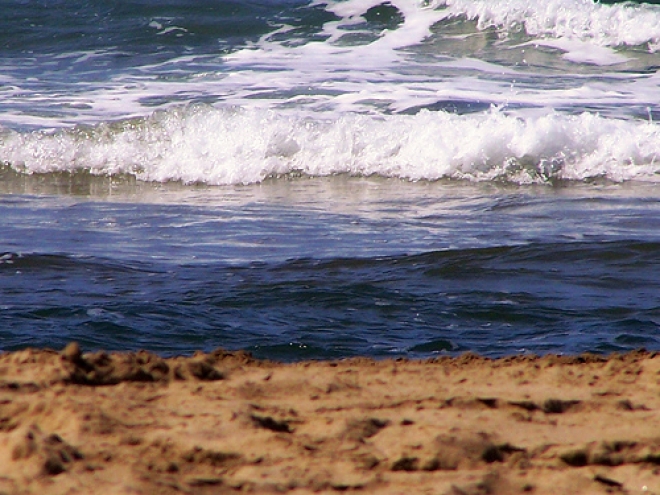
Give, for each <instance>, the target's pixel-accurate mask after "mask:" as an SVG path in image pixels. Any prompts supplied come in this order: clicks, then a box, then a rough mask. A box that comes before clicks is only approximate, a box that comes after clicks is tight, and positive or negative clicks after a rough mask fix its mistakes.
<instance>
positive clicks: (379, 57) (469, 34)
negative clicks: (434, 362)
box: [0, 0, 660, 360]
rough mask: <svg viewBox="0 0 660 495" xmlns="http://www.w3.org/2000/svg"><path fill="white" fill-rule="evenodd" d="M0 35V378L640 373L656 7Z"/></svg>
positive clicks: (101, 18) (350, 12) (310, 17)
mask: <svg viewBox="0 0 660 495" xmlns="http://www.w3.org/2000/svg"><path fill="white" fill-rule="evenodd" d="M0 12H1V13H2V14H1V15H0V350H16V349H21V348H24V347H26V346H37V347H44V346H48V347H56V348H59V347H62V346H64V345H65V344H66V343H67V342H69V341H71V340H77V341H79V342H80V343H81V344H82V346H83V348H84V349H86V350H93V349H101V348H102V349H116V350H128V349H130V350H135V349H142V348H146V349H149V350H153V351H156V352H159V353H162V354H166V355H172V354H188V353H192V352H193V351H194V350H197V349H203V350H210V349H213V348H215V347H225V348H228V349H248V350H251V351H253V352H254V353H255V354H256V355H257V356H259V357H266V358H276V359H282V360H300V359H307V358H321V359H328V358H338V357H346V356H372V357H377V358H382V357H394V356H404V357H414V358H423V357H429V356H434V355H438V354H457V353H461V352H465V351H474V352H478V353H481V354H484V355H487V356H503V355H510V354H515V353H549V352H559V353H567V354H575V353H579V352H584V351H590V352H599V353H608V352H613V351H625V350H630V349H635V348H638V347H642V346H643V347H647V348H649V349H658V348H660V345H659V340H658V339H659V338H660V302H659V301H660V288H659V284H660V268H659V267H658V261H657V260H658V259H660V220H659V219H660V215H659V214H660V202H659V201H660V193H659V192H658V188H657V186H656V184H657V183H658V181H659V179H658V178H659V177H660V127H659V126H658V124H657V123H656V121H657V119H658V116H659V115H660V104H659V103H658V102H660V73H658V67H660V55H659V54H658V53H660V52H659V51H658V49H659V48H660V7H658V6H657V5H655V4H654V3H653V2H638V3H616V2H615V3H614V4H610V3H609V2H608V3H605V2H603V3H594V2H592V1H591V0H551V1H549V2H545V3H539V2H537V1H531V0H507V1H504V0H442V1H441V0H437V1H429V2H418V1H417V0H390V1H386V2H382V1H380V0H373V1H358V0H346V1H343V2H338V1H328V2H326V3H321V2H310V1H306V0H269V1H249V2H245V1H241V2H238V1H227V0H217V1H210V0H204V1H199V2H183V1H177V0H169V1H165V2H163V1H160V2H155V1H151V0H142V1H139V2H130V3H110V4H109V3H107V2H96V1H67V2H63V1H50V0H42V1H37V2H33V1H30V2H27V1H17V0H12V1H9V0H0Z"/></svg>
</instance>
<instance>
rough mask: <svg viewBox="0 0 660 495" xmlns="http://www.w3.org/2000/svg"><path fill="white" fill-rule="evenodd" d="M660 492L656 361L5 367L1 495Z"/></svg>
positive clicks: (70, 354)
mask: <svg viewBox="0 0 660 495" xmlns="http://www.w3.org/2000/svg"><path fill="white" fill-rule="evenodd" d="M339 491H359V492H360V493H378V494H390V493H391V494H394V493H401V494H410V493H429V494H453V495H462V494H515V493H533V494H550V493H553V494H554V493H556V494H570V493H580V494H585V493H631V494H635V493H639V494H652V493H655V494H660V354H659V355H656V354H655V353H648V352H643V351H639V352H634V353H629V354H625V355H614V356H610V357H601V356H593V355H582V356H575V357H557V356H546V357H542V358H538V357H530V356H518V357H512V358H506V359H500V360H490V359H485V358H481V357H478V356H474V355H465V356H462V357H458V358H439V359H434V360H429V361H406V360H397V361H373V360H370V359H352V360H345V361H336V362H304V363H296V364H282V363H274V362H267V361H258V360H255V359H253V358H252V357H250V356H249V355H248V354H244V353H240V352H239V353H229V352H225V351H222V350H218V351H215V352H213V353H210V354H202V353H198V354H197V355H195V356H193V357H189V358H182V357H179V358H172V359H161V358H160V357H158V356H156V355H153V354H149V353H146V352H144V353H143V352H141V353H123V354H112V353H103V352H99V353H93V354H81V353H80V350H79V349H78V348H77V346H76V345H75V344H72V345H69V346H68V347H67V348H66V349H65V350H64V351H62V352H56V351H52V350H32V349H28V350H24V351H20V352H15V353H9V354H2V355H0V493H6V494H22V493H34V494H45V493H48V494H51V493H53V494H64V493H66V494H77V493H80V494H89V493H94V494H124V493H126V494H129V493H130V494H140V493H144V494H156V493H162V494H188V493H190V494H193V493H194V494H198V493H199V494H207V493H208V494H211V493H213V494H216V493H237V492H246V493H292V494H294V493H295V494H303V493H332V492H339Z"/></svg>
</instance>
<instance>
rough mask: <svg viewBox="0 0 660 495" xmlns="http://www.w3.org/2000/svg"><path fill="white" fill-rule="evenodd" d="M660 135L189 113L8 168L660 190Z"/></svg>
mask: <svg viewBox="0 0 660 495" xmlns="http://www.w3.org/2000/svg"><path fill="white" fill-rule="evenodd" d="M659 156H660V127H659V126H658V125H657V124H655V123H652V122H647V121H626V120H616V119H608V118H604V117H601V116H599V115H597V114H590V113H583V114H580V115H564V114H559V113H556V112H552V111H548V113H546V114H545V115H542V116H538V117H528V118H521V117H515V116H511V115H507V114H506V113H504V112H502V111H498V110H496V109H494V110H492V111H488V112H485V113H479V114H468V115H458V114H453V113H447V112H444V111H439V112H430V111H421V112H419V113H418V114H416V115H383V116H369V115H356V114H346V115H343V116H341V117H339V118H336V119H332V120H320V119H315V118H307V117H303V116H300V115H297V116H296V115H289V114H284V113H278V112H274V111H269V110H259V109H231V110H223V109H216V108H213V107H209V106H190V107H181V108H177V109H174V110H170V111H164V112H157V113H155V114H153V115H152V116H150V117H148V118H143V119H132V120H126V121H120V122H114V123H103V124H99V125H97V126H78V127H75V128H72V129H66V130H59V131H54V132H46V131H32V132H22V133H21V132H16V131H5V133H4V134H2V135H0V160H1V161H2V162H4V164H5V166H6V167H10V168H11V169H13V170H15V171H19V172H21V173H25V174H38V173H54V172H69V173H77V172H84V173H91V174H95V175H105V176H114V175H126V174H128V175H132V176H135V177H136V178H137V179H138V180H142V181H157V182H167V181H178V182H183V183H204V184H210V185H229V184H249V183H257V182H260V181H263V180H265V179H268V178H272V177H278V176H282V175H291V174H294V175H300V174H303V175H309V176H328V175H333V174H349V175H355V176H370V175H379V176H383V177H393V178H401V179H406V180H413V181H418V180H430V181H432V180H438V179H460V180H469V181H503V182H510V183H516V184H528V183H548V182H550V183H552V182H555V181H572V180H573V181H583V180H590V179H594V178H604V179H607V180H611V181H629V180H637V181H654V182H655V181H657V179H658V177H659V175H658V174H659V173H660V161H658V157H659Z"/></svg>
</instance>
